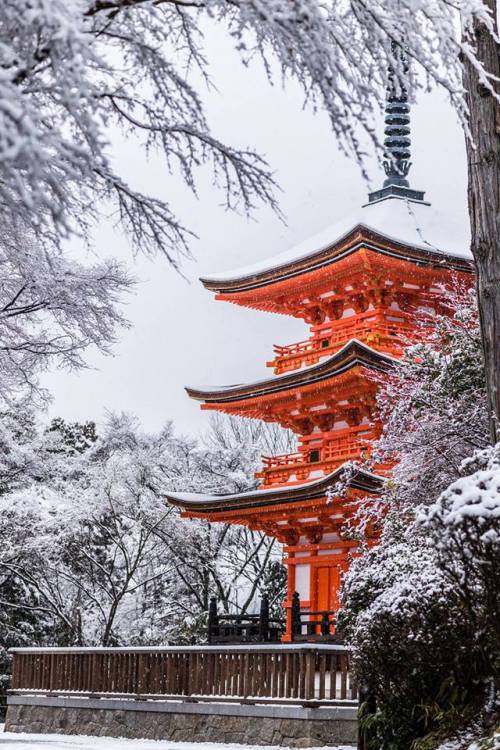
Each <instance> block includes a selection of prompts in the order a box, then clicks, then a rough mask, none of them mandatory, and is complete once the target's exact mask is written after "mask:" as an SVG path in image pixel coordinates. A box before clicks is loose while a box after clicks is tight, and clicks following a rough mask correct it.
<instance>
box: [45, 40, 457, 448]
mask: <svg viewBox="0 0 500 750" xmlns="http://www.w3.org/2000/svg"><path fill="white" fill-rule="evenodd" d="M207 55H208V58H209V60H210V63H211V71H212V76H213V79H214V81H215V83H216V85H217V89H218V91H217V92H212V93H211V94H210V97H209V98H208V99H207V104H208V107H207V109H208V113H209V120H210V123H211V125H212V129H213V133H214V135H216V136H217V137H219V138H220V139H222V140H225V141H226V142H229V143H231V144H232V145H235V146H240V147H241V146H252V147H253V148H255V149H256V150H258V151H259V152H260V153H261V154H263V155H265V156H266V158H267V160H268V162H269V163H270V165H271V166H272V168H273V169H274V171H275V174H276V178H277V180H278V182H279V184H280V186H281V188H282V191H283V192H282V194H281V196H280V204H281V209H282V211H283V213H284V214H285V217H286V222H287V223H286V225H284V224H283V223H281V222H280V220H279V219H278V218H276V217H275V216H274V215H273V214H272V213H271V212H270V211H269V210H267V209H262V210H260V211H258V212H257V213H256V214H255V215H254V217H253V220H252V221H250V222H249V221H247V220H246V219H245V218H244V217H242V216H237V215H234V214H228V213H226V212H225V211H224V210H223V209H222V208H221V207H220V202H221V195H220V194H218V193H217V192H216V191H215V190H214V189H213V187H212V185H211V180H210V174H209V171H208V170H205V169H202V170H201V171H200V183H199V198H198V200H196V199H195V198H194V197H193V196H192V195H191V194H190V193H189V192H188V191H187V189H186V188H185V187H184V185H183V183H182V180H181V179H180V178H179V177H176V176H171V175H169V173H168V171H167V169H166V167H165V164H164V163H163V162H162V160H161V159H160V158H159V157H158V158H153V159H152V160H150V161H148V160H146V157H145V155H144V153H143V151H142V150H141V148H140V147H139V146H138V144H137V143H135V142H130V141H129V142H127V141H125V140H124V139H123V138H122V137H121V136H120V135H119V134H116V135H112V146H113V150H114V154H115V158H116V167H117V169H118V170H119V171H121V172H122V173H123V174H124V175H125V176H126V177H127V178H128V179H129V180H130V181H131V182H133V184H134V185H135V186H136V187H138V188H141V189H143V190H145V191H148V192H150V193H152V194H154V195H157V196H161V197H163V198H166V199H167V200H168V201H169V202H170V203H171V205H172V207H173V208H174V209H175V211H176V212H177V214H178V215H179V216H180V218H181V219H182V220H183V221H184V223H186V224H187V225H188V226H189V227H190V228H191V229H193V230H194V231H195V232H196V234H197V235H198V237H199V239H197V240H193V242H192V245H191V249H192V252H193V255H194V260H193V261H191V262H186V263H185V264H184V269H183V270H184V274H185V275H186V277H187V280H185V279H183V278H182V277H181V276H179V275H178V274H176V273H175V271H174V270H172V269H171V268H170V267H169V266H168V264H167V262H166V261H165V260H163V259H162V258H158V259H156V260H153V261H151V260H146V259H144V258H138V259H136V260H135V261H134V260H133V258H132V257H131V252H130V248H129V246H128V245H127V241H126V239H124V238H123V236H121V235H120V234H119V233H116V232H115V231H114V229H113V223H112V221H111V220H110V221H109V222H104V223H103V224H102V226H101V227H99V229H98V230H97V231H96V235H95V248H96V250H95V252H96V253H98V254H100V255H103V256H109V255H114V256H116V257H119V258H121V259H123V260H126V261H127V262H128V263H129V264H130V266H131V268H132V271H133V273H134V274H135V275H136V276H137V277H139V278H140V280H141V283H140V285H139V286H138V288H137V290H136V293H135V295H133V296H132V297H130V298H129V299H128V301H127V306H126V313H127V316H128V318H129V320H130V321H131V322H132V324H133V327H132V328H131V329H130V330H129V331H126V332H125V333H124V334H123V336H122V337H121V340H120V342H119V344H118V345H117V346H116V347H115V349H114V356H113V357H102V356H98V355H95V354H92V353H91V354H90V356H89V357H88V362H89V365H90V367H91V369H88V370H86V371H84V372H80V373H74V374H73V373H67V372H55V373H52V374H50V375H49V376H47V377H46V378H45V384H46V386H47V387H48V388H49V389H50V391H51V392H52V394H53V397H54V401H53V404H52V406H51V409H50V414H51V416H53V415H61V416H63V417H65V418H67V419H69V420H87V419H94V420H96V421H97V422H100V421H101V420H102V419H103V415H104V414H105V411H106V410H112V411H122V410H123V411H129V412H133V413H135V414H136V415H137V416H138V417H139V418H140V420H141V421H142V423H143V425H144V427H145V428H146V429H148V430H156V429H158V428H160V427H161V426H162V425H163V424H164V422H165V421H166V420H169V419H172V420H173V421H174V423H175V425H176V428H177V430H178V431H179V432H184V433H193V434H194V433H198V432H200V431H201V430H203V428H204V427H205V426H206V424H207V421H208V414H207V413H206V412H201V411H200V410H199V405H198V404H197V403H196V402H191V401H190V399H188V397H187V396H186V394H185V392H184V385H187V384H190V385H209V384H228V383H235V382H244V381H247V380H252V379H254V378H255V377H259V376H262V375H263V374H264V375H265V374H266V367H265V362H266V359H270V358H272V345H273V344H274V343H281V344H286V343H291V342H293V341H300V340H302V339H304V338H306V337H307V327H306V326H305V324H304V323H303V322H301V321H298V320H295V319H289V318H285V317H283V316H278V315H271V314H266V313H263V312H258V311H252V310H248V309H246V308H241V309H240V308H238V307H237V306H235V305H231V304H228V303H223V302H215V301H214V299H213V297H212V295H211V294H210V293H209V292H208V291H206V290H205V289H204V288H203V286H202V285H201V283H200V282H199V281H198V277H199V276H203V275H204V274H210V273H213V272H215V271H222V270H227V269H232V268H234V269H237V268H238V267H241V266H246V265H248V264H250V263H252V262H255V261H257V260H260V259H263V258H267V257H270V256H272V255H275V254H277V253H279V252H282V251H283V250H286V249H287V248H288V247H290V246H292V245H294V244H296V243H297V242H300V241H301V240H303V239H305V238H306V237H307V236H309V235H312V234H315V233H317V232H318V231H320V230H322V229H324V228H325V227H326V226H328V225H329V224H330V223H334V222H335V221H337V220H338V219H339V218H341V217H342V216H343V215H344V214H347V213H351V212H352V211H353V210H355V209H356V208H357V207H358V206H359V205H360V204H362V203H364V202H366V196H367V192H368V189H369V186H368V185H367V184H366V183H365V182H364V180H363V178H362V177H361V174H360V171H359V168H358V166H357V165H356V164H355V163H354V162H352V161H350V160H349V159H347V158H346V157H345V156H343V155H342V154H341V153H340V152H339V149H338V148H337V145H336V143H335V140H334V138H333V136H332V134H331V131H330V128H329V124H328V119H327V117H326V116H325V115H324V114H322V113H317V114H314V113H313V112H312V111H311V110H310V109H306V110H304V109H303V107H302V95H301V92H300V90H299V89H298V88H297V87H296V86H294V85H289V86H288V87H287V89H286V90H282V88H281V86H280V85H279V84H278V85H276V86H274V87H271V86H270V85H269V84H268V83H267V80H266V77H265V75H264V72H263V70H262V67H261V65H260V64H258V63H255V64H254V65H252V66H250V68H245V67H244V66H243V65H242V64H241V63H240V62H239V57H238V55H237V54H236V53H235V52H234V51H233V50H232V47H231V42H230V41H229V40H228V39H227V38H226V36H225V35H224V33H223V30H222V29H220V28H219V29H211V30H210V34H209V39H208V40H207ZM412 152H413V153H412V161H413V167H412V170H411V173H410V177H411V185H412V187H414V188H416V189H422V190H425V191H426V198H427V199H428V200H430V201H431V202H432V203H433V204H434V205H435V206H438V207H439V208H440V210H442V214H443V222H446V220H447V216H450V215H451V214H453V215H457V214H462V216H464V217H465V216H466V211H467V205H466V166H465V164H466V163H465V149H464V144H463V136H462V132H461V130H460V127H459V126H458V124H457V121H456V117H455V114H454V112H453V111H452V110H451V108H450V106H449V105H448V104H447V102H446V99H445V96H444V95H438V94H436V93H434V94H425V95H422V97H421V101H420V102H419V103H418V105H417V106H415V107H413V110H412ZM371 178H372V188H378V187H380V186H381V182H382V179H383V178H382V174H381V172H380V170H379V168H378V166H377V165H376V163H375V162H373V167H372V169H371ZM388 230H390V227H388ZM89 260H92V258H89ZM271 372H272V371H271V370H267V373H269V374H270V373H271Z"/></svg>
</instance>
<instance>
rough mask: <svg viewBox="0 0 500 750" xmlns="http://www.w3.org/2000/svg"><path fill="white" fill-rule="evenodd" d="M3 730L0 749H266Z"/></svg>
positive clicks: (336, 749)
mask: <svg viewBox="0 0 500 750" xmlns="http://www.w3.org/2000/svg"><path fill="white" fill-rule="evenodd" d="M2 730H3V726H2V725H0V750H264V748H263V747H262V745H260V746H257V745H222V744H219V743H214V742H203V743H201V742H168V741H166V742H161V741H156V740H125V739H113V738H111V737H81V736H80V737H73V736H68V735H60V734H59V735H58V734H17V733H13V732H3V731H2ZM273 750H276V748H273ZM281 750H286V748H281ZM321 750H354V748H352V747H348V746H339V745H337V746H335V747H332V748H321Z"/></svg>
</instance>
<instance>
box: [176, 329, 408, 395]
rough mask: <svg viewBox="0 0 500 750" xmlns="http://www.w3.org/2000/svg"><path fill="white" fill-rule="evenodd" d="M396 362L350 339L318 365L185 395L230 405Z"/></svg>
mask: <svg viewBox="0 0 500 750" xmlns="http://www.w3.org/2000/svg"><path fill="white" fill-rule="evenodd" d="M397 362H398V360H397V359H395V358H394V357H391V356H390V355H389V354H383V353H382V352H379V351H378V350H377V349H373V348H372V347H371V346H368V345H367V344H364V343H363V342H361V341H359V340H358V339H350V340H349V341H348V342H347V343H346V344H344V346H343V347H342V348H341V349H339V350H338V351H337V352H335V354H332V355H331V356H330V357H327V358H325V359H324V360H322V361H321V362H319V363H318V364H314V365H309V366H307V367H302V368H301V369H298V370H293V371H292V372H287V373H285V374H284V375H270V376H269V377H268V378H265V379H263V380H256V381H255V382H253V383H237V384H234V385H225V386H213V385H212V386H204V387H197V388H195V387H190V386H186V391H187V393H188V395H189V396H190V397H191V398H194V399H197V400H199V401H217V400H223V401H231V400H239V399H241V398H251V397H253V396H254V395H257V393H258V394H262V393H268V392H275V391H280V390H283V389H286V388H290V387H291V388H293V387H295V386H297V385H304V384H307V383H309V382H315V381H317V380H323V379H325V378H327V377H330V376H331V375H336V374H339V373H341V372H344V371H345V370H348V369H351V368H352V367H355V366H356V365H362V366H365V367H370V368H372V369H387V367H390V366H391V365H392V364H394V363H397Z"/></svg>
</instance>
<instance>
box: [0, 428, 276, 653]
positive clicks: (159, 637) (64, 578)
mask: <svg viewBox="0 0 500 750" xmlns="http://www.w3.org/2000/svg"><path fill="white" fill-rule="evenodd" d="M0 423H1V420H0ZM13 427H15V423H14V421H13V420H11V421H8V422H6V423H5V431H6V432H8V430H9V429H10V430H12V429H13ZM28 428H29V429H28ZM26 432H27V438H26V442H27V446H28V447H27V448H26V450H25V451H24V452H21V455H20V458H19V459H18V463H17V464H16V463H14V464H13V466H14V468H15V467H17V466H18V464H19V466H20V467H21V468H22V469H23V477H22V481H20V480H18V478H17V474H16V473H14V471H13V470H12V472H11V473H12V476H11V475H9V474H8V472H7V471H6V480H5V483H4V484H5V489H4V492H3V495H1V496H0V535H1V536H2V537H3V538H8V539H9V542H10V543H9V546H8V547H7V546H5V547H4V548H1V547H0V605H2V606H3V607H4V610H5V611H6V612H7V615H6V617H7V620H6V623H8V622H13V621H14V620H16V621H19V622H24V619H23V618H24V617H25V618H26V622H28V621H29V620H30V618H39V620H40V622H43V623H45V626H46V630H44V631H43V633H42V634H38V635H36V634H34V635H33V638H34V640H35V641H37V639H38V642H40V640H43V638H44V637H47V638H49V637H51V639H52V641H53V642H56V643H59V644H61V645H69V644H74V645H85V644H87V645H90V644H102V645H109V644H113V643H115V644H116V643H127V642H129V643H131V642H132V643H144V642H152V643H165V642H168V641H174V642H186V641H188V642H190V641H192V640H203V639H204V638H205V637H206V631H205V624H206V616H207V610H208V604H209V600H210V597H211V596H214V595H215V596H217V597H218V599H219V601H220V606H221V607H222V608H223V609H225V610H226V611H242V612H245V611H248V610H249V609H250V610H251V609H252V607H255V600H256V598H258V595H259V594H262V593H263V590H264V589H263V586H264V582H265V584H266V587H268V588H269V593H270V595H271V597H272V600H273V601H272V604H273V605H275V606H276V607H279V596H280V594H279V591H280V586H281V583H280V582H281V579H282V574H281V567H280V563H279V548H278V545H277V544H276V542H275V541H274V540H273V539H270V538H268V537H266V536H265V535H264V534H261V533H258V532H254V531H251V530H249V529H246V528H242V527H236V526H227V525H223V524H210V523H207V522H203V521H191V522H188V521H184V520H182V519H181V518H180V516H179V513H178V511H177V510H176V509H174V508H173V507H171V506H169V505H168V504H167V503H166V501H165V494H166V492H167V491H168V490H177V491H179V490H185V491H209V492H214V491H224V489H227V490H228V491H232V490H234V488H235V487H237V488H243V489H245V488H246V487H248V486H252V485H253V483H254V479H253V472H254V471H255V468H256V467H257V466H258V446H257V445H255V444H252V451H248V452H247V450H246V449H247V448H248V445H245V444H244V445H240V444H238V443H237V442H236V443H235V444H234V445H233V447H232V448H229V447H228V446H220V445H219V446H218V445H216V444H215V443H214V442H213V436H212V437H211V438H210V440H207V441H205V442H204V443H201V442H200V443H198V442H196V441H194V440H186V439H184V438H182V437H178V436H176V435H175V433H174V431H173V428H172V425H170V424H167V425H166V426H165V428H164V429H163V430H161V431H160V432H159V433H158V434H154V435H149V434H146V433H144V432H143V431H142V430H141V429H140V426H139V424H138V423H137V421H136V420H135V419H134V418H132V417H130V416H129V415H126V414H121V415H110V416H109V419H108V422H107V424H106V425H105V427H104V429H103V431H102V434H101V435H100V436H96V434H95V428H94V425H93V424H92V423H85V424H82V425H79V424H68V423H66V422H64V420H60V419H57V420H54V421H53V422H52V423H51V426H50V427H49V429H47V430H45V431H42V430H41V428H40V426H39V425H36V424H34V425H33V424H31V423H30V422H29V420H28V421H27V427H26ZM208 443H210V447H209V445H208ZM25 453H26V455H27V459H25V456H24V454H25ZM224 466H225V467H226V470H224ZM245 478H246V479H245ZM245 482H246V485H245ZM9 613H10V614H9ZM23 613H24V614H23ZM5 627H6V628H7V624H6V626H5ZM5 632H7V630H6V631H5ZM0 635H1V627H0Z"/></svg>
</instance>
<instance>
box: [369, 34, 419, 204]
mask: <svg viewBox="0 0 500 750" xmlns="http://www.w3.org/2000/svg"><path fill="white" fill-rule="evenodd" d="M392 53H393V56H394V57H397V56H398V55H399V56H400V59H401V62H402V68H403V73H407V71H408V61H407V58H406V55H405V53H404V51H403V50H402V49H401V48H400V47H398V46H397V45H396V43H395V42H393V43H392ZM384 122H385V129H384V135H385V139H384V157H385V158H384V161H383V162H382V164H383V167H384V171H385V174H386V178H385V180H384V184H383V187H382V189H381V190H376V191H375V192H373V193H369V195H368V200H369V203H376V202H377V201H380V200H384V199H385V198H406V199H408V200H412V201H418V202H419V203H423V202H424V192H423V191H422V190H412V189H411V188H410V183H409V182H408V179H407V178H408V173H409V171H410V167H411V161H410V157H411V151H410V147H411V139H410V105H409V103H408V90H407V88H406V86H405V85H404V81H401V80H399V81H397V79H396V73H395V70H394V67H393V66H392V65H389V75H388V82H387V89H386V102H385V116H384Z"/></svg>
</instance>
